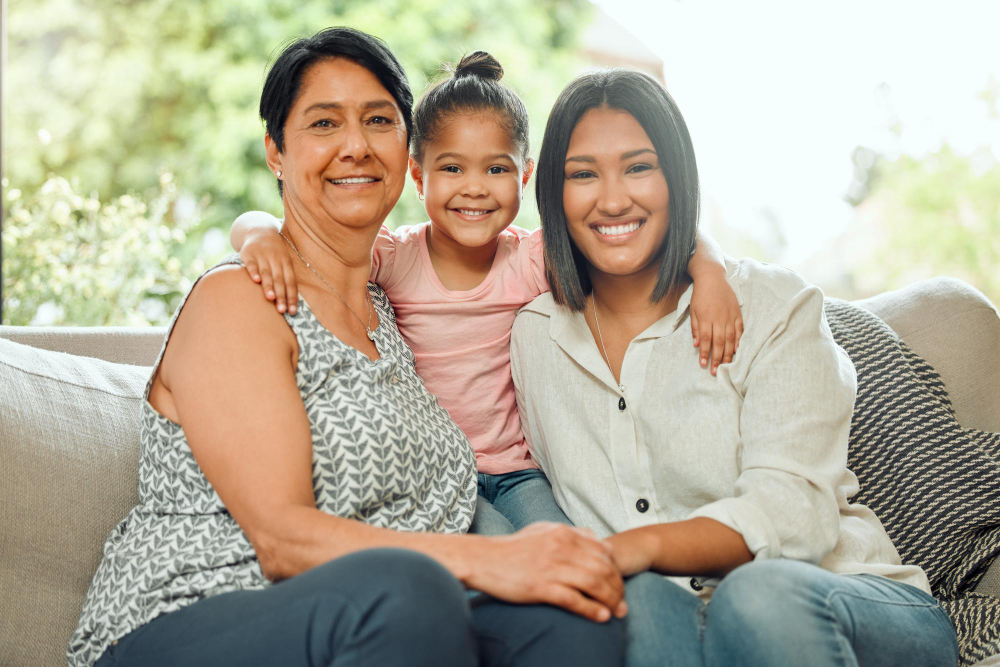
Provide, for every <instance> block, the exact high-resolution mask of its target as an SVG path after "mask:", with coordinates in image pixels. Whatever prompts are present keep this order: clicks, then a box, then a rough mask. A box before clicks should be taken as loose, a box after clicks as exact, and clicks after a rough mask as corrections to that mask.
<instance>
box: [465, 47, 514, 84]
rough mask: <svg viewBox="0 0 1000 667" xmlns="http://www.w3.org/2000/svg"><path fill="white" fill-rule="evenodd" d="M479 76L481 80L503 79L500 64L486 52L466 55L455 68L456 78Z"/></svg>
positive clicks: (474, 52)
mask: <svg viewBox="0 0 1000 667" xmlns="http://www.w3.org/2000/svg"><path fill="white" fill-rule="evenodd" d="M463 76H478V77H479V78H481V79H490V80H493V81H499V80H500V79H502V78H503V67H501V66H500V62H499V61H498V60H497V59H496V58H494V57H493V56H491V55H490V54H488V53H486V52H485V51H473V52H472V53H470V54H468V55H466V56H465V57H464V58H462V60H461V61H460V62H459V63H458V66H457V67H455V78H456V79H460V78H461V77H463Z"/></svg>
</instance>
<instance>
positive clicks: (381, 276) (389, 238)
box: [368, 225, 396, 289]
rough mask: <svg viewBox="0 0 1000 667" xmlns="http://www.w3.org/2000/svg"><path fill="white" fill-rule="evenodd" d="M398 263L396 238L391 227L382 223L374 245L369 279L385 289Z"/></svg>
mask: <svg viewBox="0 0 1000 667" xmlns="http://www.w3.org/2000/svg"><path fill="white" fill-rule="evenodd" d="M395 264H396V238H395V237H394V236H393V235H392V232H391V231H389V228H388V227H386V226H385V225H382V229H380V230H379V231H378V236H377V237H376V238H375V245H374V246H373V247H372V272H371V275H370V276H369V278H368V280H369V281H370V282H373V283H375V284H376V285H380V286H381V287H382V288H383V289H385V286H386V285H387V284H388V283H389V281H390V280H391V278H392V269H393V267H394V266H395Z"/></svg>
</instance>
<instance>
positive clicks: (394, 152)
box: [265, 58, 407, 228]
mask: <svg viewBox="0 0 1000 667" xmlns="http://www.w3.org/2000/svg"><path fill="white" fill-rule="evenodd" d="M265 143H266V147H267V161H268V166H270V167H271V169H272V171H274V172H275V173H277V172H278V171H280V172H281V180H282V182H283V187H284V195H283V200H284V204H285V214H286V216H287V215H289V214H291V215H293V216H294V217H296V218H297V219H298V220H300V221H302V220H306V219H312V220H316V221H323V220H335V221H337V222H339V223H341V224H344V225H347V226H350V227H355V228H359V227H365V226H368V225H381V224H382V221H384V220H385V217H386V216H387V215H388V214H389V211H391V210H392V207H393V206H395V204H396V202H397V201H398V200H399V195H400V193H401V192H402V189H403V183H404V181H405V178H406V160H407V142H406V126H405V124H404V121H403V116H402V113H401V112H400V109H399V106H398V105H397V104H396V102H395V100H394V99H393V97H392V95H391V94H390V93H389V91H387V90H386V89H385V87H383V86H382V84H381V83H379V80H378V79H377V78H376V77H375V75H374V74H372V73H371V72H370V71H369V70H368V69H366V68H365V67H362V66H361V65H358V64H357V63H355V62H353V61H351V60H346V59H344V58H331V59H327V60H322V61H319V62H317V63H316V64H314V65H312V66H311V67H310V68H309V69H308V70H307V71H306V72H305V74H304V75H303V76H302V82H301V85H300V88H299V93H298V98H297V99H296V101H295V104H294V105H293V106H292V109H291V111H290V112H289V114H288V120H287V121H286V122H285V128H284V150H283V151H282V152H278V149H277V146H275V144H274V142H273V141H272V140H271V139H270V137H268V138H267V139H266V142H265Z"/></svg>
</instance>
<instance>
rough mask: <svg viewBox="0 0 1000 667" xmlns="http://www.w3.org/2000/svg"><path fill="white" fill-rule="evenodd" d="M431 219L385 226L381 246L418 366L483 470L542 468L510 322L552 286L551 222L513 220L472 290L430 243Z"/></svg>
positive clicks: (375, 271)
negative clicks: (448, 271) (525, 417)
mask: <svg viewBox="0 0 1000 667" xmlns="http://www.w3.org/2000/svg"><path fill="white" fill-rule="evenodd" d="M429 228H430V223H429V222H425V223H423V224H420V225H414V226H409V227H401V228H399V229H397V230H396V231H395V232H390V231H389V230H388V229H386V228H384V227H383V228H382V232H381V233H380V234H379V237H378V240H377V241H376V242H375V248H374V250H373V254H372V274H371V280H372V282H375V283H378V284H379V285H380V286H381V287H382V289H383V290H385V293H386V294H387V295H388V296H389V299H390V301H392V305H393V307H394V308H395V309H396V317H397V322H398V324H399V332H400V333H401V334H402V335H403V338H404V339H405V340H406V342H407V343H409V344H410V347H411V348H412V349H413V354H414V357H415V359H416V368H417V373H419V374H420V377H422V378H423V379H424V384H425V385H426V387H427V390H428V391H430V392H431V393H432V394H434V395H435V396H437V398H438V401H440V402H441V405H442V406H444V408H445V409H446V410H448V413H449V414H450V415H451V417H452V419H454V420H455V421H456V422H458V425H459V426H460V427H461V428H462V430H463V431H464V432H465V434H466V435H467V436H468V437H469V442H471V443H472V448H473V449H474V450H475V452H476V464H477V465H478V466H479V472H482V473H487V474H491V475H497V474H503V473H507V472H514V471H517V470H525V469H527V468H537V467H538V466H537V465H536V464H535V462H534V461H532V460H531V456H530V454H529V452H528V446H527V444H526V443H525V441H524V435H523V434H522V433H521V422H520V417H519V415H518V412H517V405H516V403H515V399H514V385H513V384H512V382H511V377H510V329H511V326H512V325H513V324H514V316H515V315H516V314H517V310H518V308H520V307H521V306H523V305H524V304H526V303H528V302H529V301H531V300H532V299H534V298H535V297H536V296H538V295H539V294H541V293H542V292H545V291H547V290H548V289H549V285H548V282H547V281H546V279H545V265H544V262H543V260H542V252H543V251H542V236H541V230H540V229H539V230H536V231H534V232H530V233H529V232H527V231H525V230H523V229H520V228H518V227H508V228H507V229H506V230H505V231H503V232H502V233H501V234H500V238H499V240H498V242H497V252H496V256H495V257H494V259H493V266H492V267H491V268H490V271H489V274H488V275H487V276H486V278H485V279H484V280H483V282H482V283H480V284H479V285H478V286H476V287H475V288H473V289H471V290H465V291H455V290H449V289H448V288H446V287H445V286H444V285H443V284H441V281H440V280H439V279H438V277H437V274H436V273H435V272H434V266H433V265H432V264H431V258H430V254H429V252H428V250H427V232H428V229H429Z"/></svg>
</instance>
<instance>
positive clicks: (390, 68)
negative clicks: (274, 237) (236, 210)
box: [260, 26, 413, 192]
mask: <svg viewBox="0 0 1000 667" xmlns="http://www.w3.org/2000/svg"><path fill="white" fill-rule="evenodd" d="M328 58H347V59H348V60H352V61H354V62H356V63H357V64H359V65H361V66H362V67H364V68H365V69H367V70H368V71H369V72H371V73H372V74H374V75H375V78H376V79H378V80H379V83H381V84H382V85H383V86H384V87H385V89H386V90H387V91H389V94H390V95H392V97H393V99H394V100H396V104H397V105H399V110H400V112H401V113H402V114H403V122H404V124H405V125H406V137H407V142H409V139H410V137H412V136H413V93H412V92H411V91H410V83H409V81H407V79H406V72H405V71H404V70H403V66H402V65H400V64H399V61H398V60H397V59H396V56H394V55H393V53H392V51H390V50H389V47H388V46H386V44H385V42H383V41H382V40H381V39H379V38H378V37H375V36H373V35H369V34H368V33H366V32H361V31H360V30H355V29H354V28H346V27H343V26H335V27H332V28H326V29H325V30H320V31H319V32H317V33H316V34H315V35H313V36H312V37H304V38H302V39H297V40H295V41H293V42H292V43H291V44H289V45H288V46H286V47H285V48H284V49H283V50H282V51H281V54H280V55H279V56H278V57H277V59H276V60H275V61H274V64H272V65H271V68H270V70H268V73H267V78H266V79H265V81H264V90H263V92H262V93H261V95H260V117H261V119H262V120H263V121H264V128H265V130H266V131H267V133H268V135H269V136H270V137H271V140H272V141H273V142H274V145H275V146H276V147H277V148H278V151H279V152H283V151H284V150H285V122H286V121H287V120H288V114H289V113H290V112H291V110H292V106H294V105H295V101H296V99H297V98H298V96H299V88H300V87H301V86H302V77H303V76H304V75H305V73H306V72H307V71H308V70H309V68H310V67H312V65H314V64H315V63H317V62H319V61H321V60H326V59H328ZM278 192H281V181H280V180H279V181H278Z"/></svg>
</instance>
